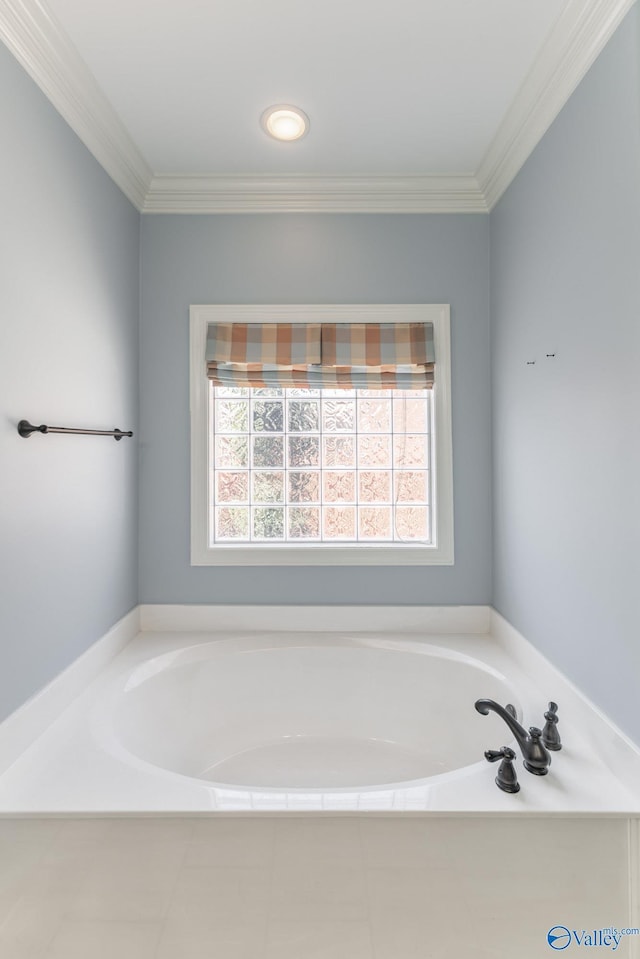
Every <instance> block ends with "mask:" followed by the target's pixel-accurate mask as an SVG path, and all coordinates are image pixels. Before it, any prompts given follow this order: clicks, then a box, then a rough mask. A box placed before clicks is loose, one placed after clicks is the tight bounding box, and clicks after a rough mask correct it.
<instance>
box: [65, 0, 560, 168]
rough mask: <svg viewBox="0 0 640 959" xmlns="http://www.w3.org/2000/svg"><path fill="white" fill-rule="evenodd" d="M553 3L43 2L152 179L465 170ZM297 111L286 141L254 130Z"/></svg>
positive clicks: (543, 30)
mask: <svg viewBox="0 0 640 959" xmlns="http://www.w3.org/2000/svg"><path fill="white" fill-rule="evenodd" d="M564 6H565V0H215V2H213V0H108V2H103V3H97V2H87V0H49V7H50V8H51V10H52V11H53V12H54V14H55V15H56V17H57V18H58V20H59V21H60V23H61V24H62V26H63V27H64V29H65V30H66V32H67V34H68V35H69V37H70V38H71V40H72V41H73V43H74V44H75V46H76V47H77V49H78V50H79V51H80V53H81V54H82V57H83V58H84V60H85V61H86V63H87V65H88V66H89V68H90V70H91V71H92V73H93V75H94V76H95V78H96V79H97V81H98V83H99V85H100V86H101V88H102V90H103V92H104V93H105V95H106V96H107V98H108V99H109V100H110V101H111V103H112V105H113V106H114V107H115V109H116V112H117V113H118V115H119V116H120V118H121V120H122V121H123V123H124V125H125V126H126V127H127V129H128V130H129V133H130V134H131V136H132V137H133V140H134V141H135V143H136V144H137V145H138V147H139V148H140V150H141V152H142V154H143V155H144V157H145V158H146V160H147V162H148V163H149V165H150V166H151V167H152V169H153V170H154V171H155V172H156V173H174V174H175V173H243V174H253V173H286V174H292V173H307V174H310V173H319V174H325V175H326V174H331V175H342V174H363V175H366V174H377V175H391V174H405V175H406V174H410V175H419V174H425V173H429V174H445V173H472V172H473V171H474V170H476V169H477V168H478V166H479V164H480V161H481V160H482V157H483V156H484V154H485V152H486V150H487V148H488V146H489V143H490V142H491V139H492V137H493V135H494V134H495V132H496V129H497V127H498V124H499V123H500V121H501V120H502V118H503V116H504V114H505V112H506V110H507V107H508V106H509V104H510V102H511V101H512V100H513V98H514V96H515V94H516V93H517V91H518V88H519V86H520V85H521V83H522V81H523V80H524V77H525V75H526V73H527V72H528V70H529V69H530V67H531V65H532V63H533V60H534V58H535V56H536V54H537V53H538V52H539V51H540V48H541V47H542V44H543V43H544V40H545V39H546V37H547V35H548V34H549V32H550V30H551V28H552V26H553V24H554V23H555V21H556V19H557V17H558V15H559V13H560V12H561V10H562V8H563V7H564ZM273 103H293V104H296V105H297V106H300V107H302V109H303V110H304V111H305V112H306V113H307V114H308V115H309V117H310V119H311V128H310V133H309V135H308V136H307V137H306V138H305V139H304V140H302V141H300V142H297V143H286V144H283V143H277V142H275V141H273V140H270V139H269V138H268V137H267V136H266V135H265V133H264V132H263V131H262V129H261V128H260V126H259V119H260V115H261V113H262V111H263V110H264V109H265V108H266V107H268V106H269V105H270V104H273Z"/></svg>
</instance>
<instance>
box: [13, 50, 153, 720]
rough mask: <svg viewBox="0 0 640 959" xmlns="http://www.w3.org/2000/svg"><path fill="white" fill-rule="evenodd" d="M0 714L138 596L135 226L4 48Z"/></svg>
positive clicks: (100, 172)
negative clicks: (42, 431)
mask: <svg viewBox="0 0 640 959" xmlns="http://www.w3.org/2000/svg"><path fill="white" fill-rule="evenodd" d="M0 117H1V118H2V147H1V148H0V183H2V209H1V212H0V216H1V221H0V222H1V226H0V304H1V307H2V317H1V319H0V411H1V415H0V463H1V468H0V530H1V534H0V719H2V718H3V717H4V716H5V715H7V714H8V713H9V712H11V711H12V709H14V708H15V707H16V706H18V705H19V704H20V703H21V702H23V701H24V700H25V699H26V698H27V697H28V696H30V695H31V694H32V693H34V692H35V691H36V690H37V689H38V688H39V687H41V686H42V685H43V684H45V683H46V682H47V681H48V680H50V679H51V678H52V677H53V676H54V675H55V674H56V673H58V672H59V671H60V670H61V669H63V668H64V667H65V666H67V665H68V664H69V663H70V662H71V661H72V660H74V659H75V658H76V657H77V656H78V655H79V654H80V653H82V652H83V651H84V650H85V649H86V648H87V647H88V646H90V645H91V644H92V643H93V642H94V641H95V640H96V639H98V638H99V637H100V636H101V635H102V634H103V633H104V632H106V631H107V630H108V629H109V628H110V627H111V626H112V625H113V624H114V622H116V621H117V620H118V619H119V618H120V617H121V616H123V615H124V614H125V613H126V612H127V611H128V610H130V609H131V608H132V607H133V606H134V605H135V604H136V602H137V535H136V526H137V515H136V513H137V483H136V472H137V469H136V459H137V454H136V447H135V442H136V441H135V439H134V440H133V441H132V440H121V441H120V443H115V441H114V440H112V439H108V438H106V437H67V436H41V435H39V434H38V435H37V436H32V437H31V438H30V439H28V440H24V439H21V438H20V437H19V436H18V434H17V432H16V424H17V422H18V420H20V419H22V418H26V419H30V420H31V421H32V422H35V423H43V422H44V423H48V424H51V425H61V426H74V425H78V426H87V427H103V428H107V429H110V428H112V427H114V426H119V427H120V428H122V429H128V428H134V429H135V428H136V418H137V405H138V398H137V363H138V346H137V344H138V337H137V319H138V300H139V283H138V276H139V270H138V243H139V216H138V214H137V213H136V211H135V210H134V209H133V208H132V207H131V206H130V204H129V203H128V202H127V200H125V199H124V197H123V196H122V194H121V193H120V192H119V190H118V189H117V188H116V187H115V186H114V184H113V183H112V182H111V180H110V179H109V178H108V177H107V175H106V174H105V173H104V171H103V170H102V169H101V168H100V167H99V166H98V164H97V163H96V162H95V160H94V159H93V158H92V157H91V156H90V155H89V153H88V152H87V150H86V149H85V148H84V147H83V146H82V144H81V143H80V141H79V140H78V139H77V138H76V137H75V135H74V134H73V133H72V132H71V130H70V129H69V127H68V126H67V125H66V124H65V123H64V121H63V120H62V119H61V117H60V116H59V115H58V113H57V112H56V111H55V110H54V109H53V107H52V106H51V105H50V104H49V102H48V101H47V100H46V99H45V97H44V96H43V94H42V93H41V92H40V91H39V90H38V89H37V88H36V86H35V85H34V84H33V83H32V81H31V80H30V79H29V78H28V77H27V75H26V74H25V73H24V72H23V70H22V69H21V67H19V66H18V64H17V63H16V61H15V60H14V59H13V57H12V56H11V55H10V54H9V52H8V51H7V50H6V49H5V47H4V46H2V44H0Z"/></svg>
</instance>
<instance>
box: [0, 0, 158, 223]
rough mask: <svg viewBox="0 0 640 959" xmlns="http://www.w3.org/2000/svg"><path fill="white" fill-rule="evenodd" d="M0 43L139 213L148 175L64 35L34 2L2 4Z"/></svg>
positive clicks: (7, 0) (22, 0)
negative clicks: (2, 43)
mask: <svg viewBox="0 0 640 959" xmlns="http://www.w3.org/2000/svg"><path fill="white" fill-rule="evenodd" d="M0 39H1V40H2V41H3V42H4V43H5V45H6V46H7V47H8V48H9V50H10V51H11V52H12V53H13V55H14V56H15V57H16V59H17V60H18V61H19V62H20V63H21V64H22V66H23V67H24V69H25V70H26V71H27V73H28V74H29V75H30V76H31V77H32V79H33V80H35V82H36V83H37V84H38V86H39V87H40V89H41V90H42V92H43V93H44V94H45V95H46V96H47V97H48V98H49V100H50V101H51V103H52V104H53V105H54V107H55V108H56V109H57V110H58V112H59V113H60V114H61V116H62V117H63V118H64V119H65V120H66V121H67V123H68V124H69V126H70V127H71V129H72V130H73V131H74V132H75V133H76V134H77V135H78V137H79V138H80V139H81V140H82V142H83V143H84V145H85V146H86V147H87V149H88V150H89V151H90V152H91V153H92V154H93V156H94V157H95V158H96V160H97V161H98V163H100V165H101V166H102V167H103V168H104V170H105V171H106V172H107V173H108V174H109V176H110V177H111V178H112V180H114V181H115V183H116V185H117V186H118V187H120V189H121V190H122V192H123V193H124V195H125V196H126V197H128V199H129V200H130V201H131V202H132V203H133V205H134V206H135V207H137V208H138V209H141V208H142V205H143V203H144V198H145V196H146V194H147V190H148V188H149V184H150V182H151V177H152V171H151V168H150V167H149V166H148V164H147V162H146V160H145V159H144V157H143V156H142V154H141V153H140V151H139V150H138V148H137V147H136V145H135V143H134V142H133V140H132V139H131V137H130V136H129V133H128V132H127V130H126V128H125V127H124V125H123V124H122V122H121V120H120V119H119V117H118V115H117V114H116V112H115V110H114V109H113V107H112V106H111V104H110V103H109V101H108V100H107V98H106V97H105V96H104V94H103V93H102V91H101V89H100V87H99V86H98V84H97V83H96V80H95V79H94V77H93V74H92V73H91V72H90V71H89V69H88V67H87V66H86V64H85V62H84V60H83V59H82V57H81V56H80V55H79V53H78V52H77V50H76V48H75V47H74V45H73V44H72V43H71V41H70V40H69V38H68V37H67V35H66V33H65V32H64V31H63V30H62V28H61V27H60V26H59V25H58V23H57V22H56V21H55V20H54V19H53V17H52V16H51V14H50V13H48V12H47V9H46V8H45V7H44V6H42V5H41V4H40V3H39V2H38V0H0Z"/></svg>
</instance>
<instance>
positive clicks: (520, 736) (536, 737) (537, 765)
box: [476, 699, 551, 776]
mask: <svg viewBox="0 0 640 959" xmlns="http://www.w3.org/2000/svg"><path fill="white" fill-rule="evenodd" d="M476 709H477V711H478V712H479V713H482V715H483V716H488V715H489V713H490V712H494V713H496V714H497V715H498V716H500V718H501V719H504V721H505V723H506V724H507V726H508V727H509V729H510V730H511V732H512V733H513V735H514V736H515V739H516V742H517V743H518V746H519V747H520V752H521V753H522V758H523V760H524V768H525V769H527V770H528V771H529V772H530V773H534V774H535V775H536V776H546V774H547V773H548V771H549V765H550V763H551V756H550V755H549V753H548V752H547V750H546V749H545V748H544V746H543V745H542V743H541V742H540V737H541V736H542V730H541V729H538V728H537V727H536V726H530V727H529V732H527V731H526V729H525V728H524V726H521V725H520V723H519V722H518V720H517V719H516V711H515V709H514V708H513V706H512V705H511V704H510V703H509V704H508V705H507V706H501V705H500V704H499V703H496V702H495V701H494V700H493V699H478V700H477V702H476Z"/></svg>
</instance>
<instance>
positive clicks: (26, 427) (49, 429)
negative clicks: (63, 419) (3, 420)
mask: <svg viewBox="0 0 640 959" xmlns="http://www.w3.org/2000/svg"><path fill="white" fill-rule="evenodd" d="M18 433H19V434H20V436H23V437H24V438H25V439H28V438H29V437H30V436H31V434H32V433H80V434H87V435H89V436H113V438H114V440H121V439H122V437H123V436H133V431H132V430H128V431H127V432H125V431H124V430H119V429H115V430H80V429H71V428H69V427H67V426H45V425H44V424H43V425H42V426H32V424H31V423H30V422H29V420H20V422H19V423H18Z"/></svg>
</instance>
